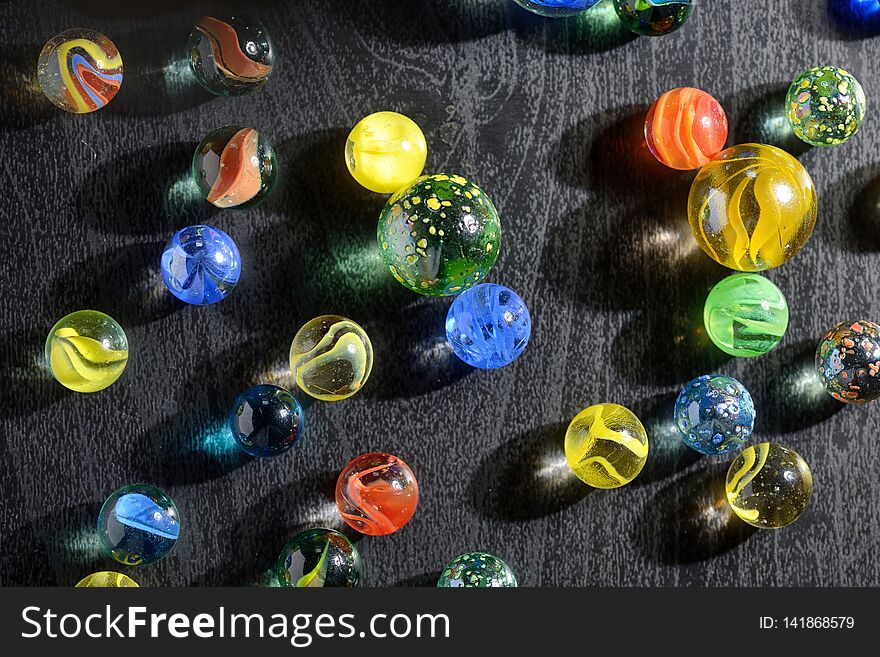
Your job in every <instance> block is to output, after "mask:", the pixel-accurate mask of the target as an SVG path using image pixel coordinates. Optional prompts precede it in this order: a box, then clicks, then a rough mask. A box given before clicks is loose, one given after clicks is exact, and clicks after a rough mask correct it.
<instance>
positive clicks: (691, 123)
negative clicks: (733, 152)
mask: <svg viewBox="0 0 880 657" xmlns="http://www.w3.org/2000/svg"><path fill="white" fill-rule="evenodd" d="M645 141H646V142H647V144H648V148H649V149H650V151H651V153H653V155H654V157H656V158H657V159H658V160H659V161H660V162H662V163H663V164H665V165H666V166H668V167H671V168H673V169H681V170H688V169H698V168H699V167H701V166H703V165H704V164H706V163H707V162H709V160H711V159H712V158H713V157H715V156H716V155H717V154H718V153H719V152H720V151H721V149H723V148H724V144H725V143H726V142H727V115H726V114H725V113H724V108H723V107H721V104H720V103H719V102H718V101H717V100H715V99H714V98H713V97H712V96H710V95H709V94H707V93H706V92H705V91H701V90H700V89H693V88H691V87H681V88H679V89H673V90H672V91H667V92H666V93H665V94H663V95H662V96H660V98H658V99H657V101H656V102H655V103H654V104H653V105H652V106H651V109H650V110H648V116H647V118H646V119H645Z"/></svg>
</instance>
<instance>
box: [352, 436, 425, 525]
mask: <svg viewBox="0 0 880 657" xmlns="http://www.w3.org/2000/svg"><path fill="white" fill-rule="evenodd" d="M418 503H419V484H418V482H417V481H416V476H415V475H414V474H413V471H412V470H411V469H410V467H409V466H408V465H407V464H406V463H404V462H403V461H401V460H400V459H399V458H397V457H396V456H392V455H391V454H383V453H381V452H372V453H370V454H363V455H361V456H358V457H357V458H356V459H354V460H353V461H351V462H350V463H349V464H348V465H346V466H345V467H344V468H343V469H342V472H341V473H340V475H339V479H337V480H336V508H337V509H339V515H341V516H342V519H343V520H344V521H345V523H346V524H347V525H348V526H349V527H351V528H352V529H356V530H357V531H359V532H360V533H362V534H368V535H370V536H386V535H387V534H393V533H394V532H396V531H397V530H399V529H400V528H402V527H403V526H404V525H405V524H406V523H408V522H409V521H410V520H411V519H412V517H413V514H415V512H416V506H417V505H418Z"/></svg>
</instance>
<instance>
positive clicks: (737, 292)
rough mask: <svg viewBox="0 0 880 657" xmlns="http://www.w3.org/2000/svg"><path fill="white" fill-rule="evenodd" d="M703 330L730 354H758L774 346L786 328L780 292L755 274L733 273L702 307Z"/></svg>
mask: <svg viewBox="0 0 880 657" xmlns="http://www.w3.org/2000/svg"><path fill="white" fill-rule="evenodd" d="M703 322H704V324H705V325H706V333H707V334H708V335H709V338H710V339H711V340H712V342H714V343H715V346H717V347H718V348H719V349H721V351H723V352H725V353H727V354H730V355H731V356H760V355H762V354H766V353H767V352H768V351H770V350H771V349H773V347H775V346H776V344H777V343H778V342H779V341H780V340H781V339H782V336H783V335H785V330H786V329H787V328H788V304H787V303H786V301H785V296H784V295H783V294H782V291H781V290H780V289H779V288H778V287H776V286H775V285H774V284H773V283H772V282H771V281H770V280H769V279H766V278H764V277H763V276H759V275H758V274H734V275H733V276H728V277H727V278H725V279H724V280H722V281H721V282H719V283H718V284H717V285H716V286H715V287H714V288H712V291H711V292H710V293H709V296H708V297H707V298H706V305H705V306H704V308H703Z"/></svg>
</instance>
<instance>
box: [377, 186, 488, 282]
mask: <svg viewBox="0 0 880 657" xmlns="http://www.w3.org/2000/svg"><path fill="white" fill-rule="evenodd" d="M376 237H377V239H378V241H379V248H380V250H381V252H382V257H383V258H384V259H385V264H386V265H387V266H388V269H389V271H391V274H392V276H394V278H395V279H397V281H398V282H400V284H401V285H403V286H404V287H407V288H409V289H410V290H412V291H413V292H418V293H419V294H426V295H430V296H450V295H454V294H459V293H460V292H462V291H463V290H465V289H467V288H469V287H473V286H474V285H476V284H477V283H479V282H480V281H482V280H483V279H484V278H486V274H488V273H489V270H490V269H491V268H492V265H494V264H495V261H496V260H497V259H498V249H499V247H500V246H501V222H500V221H499V219H498V211H497V210H496V209H495V206H494V205H493V204H492V201H491V200H490V199H489V197H488V196H486V195H485V194H484V193H483V190H481V189H480V188H479V187H477V186H476V185H474V184H473V183H471V182H469V181H468V180H466V179H464V178H462V177H461V176H453V175H446V174H437V175H433V176H424V177H422V178H419V179H418V180H416V181H415V182H414V183H413V184H412V185H410V186H409V187H406V188H404V189H402V190H401V191H399V192H397V193H396V194H395V195H394V196H392V197H391V198H390V199H389V200H388V203H387V204H386V205H385V207H384V209H383V210H382V214H381V215H380V216H379V226H378V228H377V231H376Z"/></svg>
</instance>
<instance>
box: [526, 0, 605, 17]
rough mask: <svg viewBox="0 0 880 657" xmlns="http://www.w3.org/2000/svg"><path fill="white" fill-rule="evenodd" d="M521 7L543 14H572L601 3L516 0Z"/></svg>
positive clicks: (580, 0)
mask: <svg viewBox="0 0 880 657" xmlns="http://www.w3.org/2000/svg"><path fill="white" fill-rule="evenodd" d="M514 1H515V2H516V4H518V5H519V6H520V7H524V8H525V9H528V10H529V11H531V12H534V13H536V14H540V15H541V16H551V17H557V16H571V15H572V14H577V13H580V12H582V11H586V10H587V9H589V8H590V7H592V6H594V5H596V4H598V3H599V0H514Z"/></svg>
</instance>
